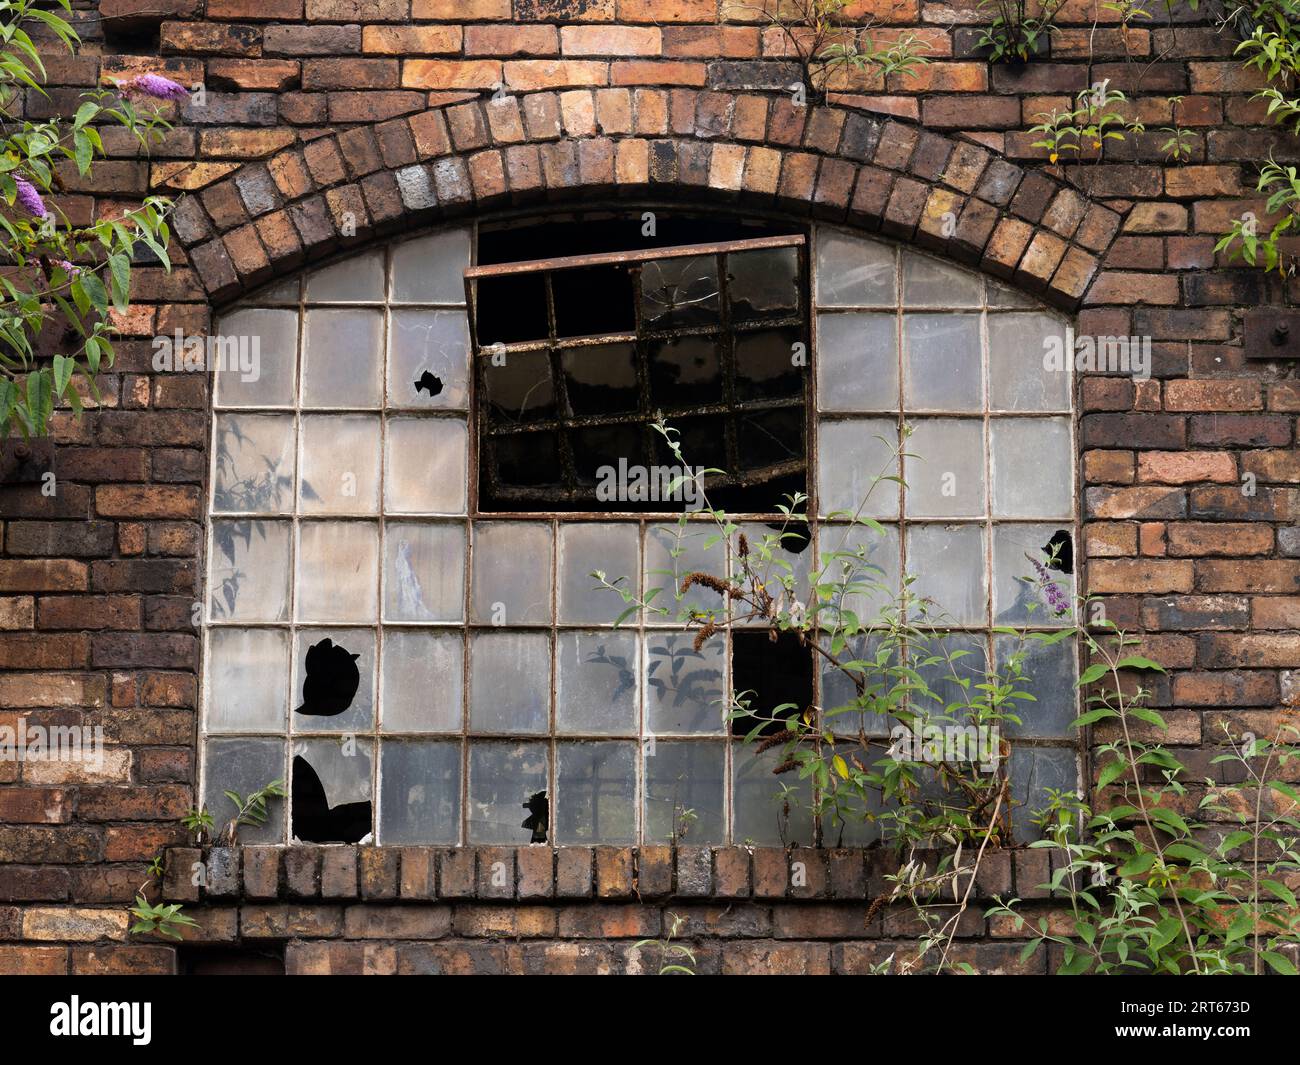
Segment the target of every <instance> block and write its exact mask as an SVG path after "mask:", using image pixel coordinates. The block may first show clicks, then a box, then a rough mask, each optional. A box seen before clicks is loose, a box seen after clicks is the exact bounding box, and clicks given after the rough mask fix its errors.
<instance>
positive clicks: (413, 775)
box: [379, 740, 460, 846]
mask: <svg viewBox="0 0 1300 1065" xmlns="http://www.w3.org/2000/svg"><path fill="white" fill-rule="evenodd" d="M379 781H380V784H379V841H380V843H381V844H384V845H387V846H396V845H399V844H401V845H414V844H439V843H440V844H456V843H459V842H460V744H459V743H458V742H455V741H452V742H446V741H441V742H422V741H414V742H413V741H407V740H401V741H398V740H385V741H384V742H383V743H382V744H380V747H379Z"/></svg>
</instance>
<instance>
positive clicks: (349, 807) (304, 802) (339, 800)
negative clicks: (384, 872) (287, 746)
mask: <svg viewBox="0 0 1300 1065" xmlns="http://www.w3.org/2000/svg"><path fill="white" fill-rule="evenodd" d="M373 742H374V741H372V740H368V739H358V738H357V737H355V736H346V737H344V736H340V737H338V738H329V739H324V738H322V739H311V740H295V741H294V744H293V765H292V774H293V781H292V785H291V796H290V800H291V801H290V807H289V813H290V818H291V821H292V824H291V826H290V833H291V834H292V836H293V838H294V839H295V840H300V841H301V842H303V843H360V842H362V841H364V840H367V839H369V838H370V837H371V836H372V833H373V831H374V809H373V804H372V802H371V795H372V791H371V781H372V779H373V777H374V764H373Z"/></svg>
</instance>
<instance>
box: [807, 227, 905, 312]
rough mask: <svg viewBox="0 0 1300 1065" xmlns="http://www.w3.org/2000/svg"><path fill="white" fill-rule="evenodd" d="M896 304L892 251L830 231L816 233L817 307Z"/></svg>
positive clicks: (889, 305)
mask: <svg viewBox="0 0 1300 1065" xmlns="http://www.w3.org/2000/svg"><path fill="white" fill-rule="evenodd" d="M896 300H897V286H896V267H895V254H894V249H893V247H891V246H890V245H888V244H882V243H878V242H876V241H874V240H863V239H862V238H860V237H851V236H849V235H848V234H846V233H836V232H835V231H833V230H829V229H818V230H817V304H818V306H820V307H893V306H895V303H896Z"/></svg>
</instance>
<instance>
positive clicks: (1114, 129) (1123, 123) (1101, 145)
mask: <svg viewBox="0 0 1300 1065" xmlns="http://www.w3.org/2000/svg"><path fill="white" fill-rule="evenodd" d="M1125 102H1127V97H1125V95H1124V94H1123V93H1122V92H1120V91H1119V90H1118V89H1112V88H1110V87H1109V85H1108V83H1107V82H1106V81H1102V82H1100V83H1098V84H1097V85H1095V86H1094V87H1093V88H1091V89H1084V90H1083V91H1082V92H1080V93H1079V94H1078V95H1077V96H1076V97H1075V107H1073V108H1072V109H1070V110H1066V111H1058V110H1056V109H1055V108H1053V109H1052V110H1051V111H1048V112H1040V113H1039V114H1037V115H1035V116H1034V117H1035V118H1037V119H1041V121H1040V122H1039V123H1038V124H1037V125H1035V126H1031V127H1030V130H1029V132H1030V133H1031V134H1034V133H1036V134H1038V136H1039V139H1038V140H1036V141H1034V142H1032V143H1031V145H1030V147H1032V148H1043V149H1046V151H1047V161H1048V162H1049V163H1057V162H1061V161H1063V159H1064V157H1065V156H1067V155H1073V156H1074V158H1075V159H1076V160H1079V159H1081V157H1082V156H1083V154H1084V153H1086V152H1093V153H1096V154H1095V158H1096V159H1097V160H1098V161H1100V159H1101V157H1102V154H1103V153H1104V150H1105V145H1106V141H1110V140H1119V141H1122V140H1124V138H1125V135H1126V134H1128V133H1133V134H1138V133H1143V132H1145V130H1146V127H1145V125H1144V124H1143V123H1142V121H1141V120H1140V119H1133V120H1126V119H1125V118H1124V115H1123V113H1122V112H1121V111H1119V110H1118V109H1117V108H1118V105H1120V104H1122V103H1125Z"/></svg>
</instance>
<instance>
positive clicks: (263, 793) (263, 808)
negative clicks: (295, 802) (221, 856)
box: [198, 780, 288, 847]
mask: <svg viewBox="0 0 1300 1065" xmlns="http://www.w3.org/2000/svg"><path fill="white" fill-rule="evenodd" d="M223 794H224V795H225V796H226V798H227V799H229V800H230V801H231V802H232V803H234V804H235V816H234V817H232V818H231V819H230V820H229V821H227V822H226V827H225V828H223V829H222V830H221V835H220V836H219V837H218V842H219V843H220V844H221V845H222V846H226V847H233V846H234V845H235V843H236V842H237V840H238V836H239V829H240V828H241V827H243V826H244V825H248V826H249V827H252V828H260V827H261V826H262V825H264V824H266V819H267V817H268V816H269V811H268V810H267V804H268V803H269V802H270V800H271V799H283V798H284V797H285V796H286V795H288V792H287V791H285V788H284V781H283V780H273V781H271V783H269V784H267V785H265V786H264V787H261V788H258V789H257V791H254V792H250V793H249V794H248V795H246V796H241V795H240V794H239V792H237V791H227V792H223ZM205 814H206V811H201V812H200V813H199V815H198V816H199V817H203V816H204V815H205ZM211 822H212V819H211V817H208V824H209V825H210V824H211Z"/></svg>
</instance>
